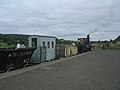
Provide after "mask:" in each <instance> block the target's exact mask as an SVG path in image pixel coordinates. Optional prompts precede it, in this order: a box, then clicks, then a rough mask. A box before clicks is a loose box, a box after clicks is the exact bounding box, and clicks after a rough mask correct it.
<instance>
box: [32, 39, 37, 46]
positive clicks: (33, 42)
mask: <svg viewBox="0 0 120 90" xmlns="http://www.w3.org/2000/svg"><path fill="white" fill-rule="evenodd" d="M32 47H34V48H36V47H37V38H32Z"/></svg>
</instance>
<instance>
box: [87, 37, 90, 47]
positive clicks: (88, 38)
mask: <svg viewBox="0 0 120 90" xmlns="http://www.w3.org/2000/svg"><path fill="white" fill-rule="evenodd" d="M87 44H88V45H89V44H90V35H87Z"/></svg>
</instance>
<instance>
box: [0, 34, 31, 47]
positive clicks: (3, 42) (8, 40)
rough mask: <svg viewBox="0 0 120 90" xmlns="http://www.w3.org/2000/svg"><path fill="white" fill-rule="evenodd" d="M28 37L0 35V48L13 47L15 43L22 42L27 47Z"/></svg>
mask: <svg viewBox="0 0 120 90" xmlns="http://www.w3.org/2000/svg"><path fill="white" fill-rule="evenodd" d="M29 36H30V35H23V34H0V47H1V48H7V47H15V46H16V44H17V41H23V42H25V44H26V45H28V38H29Z"/></svg>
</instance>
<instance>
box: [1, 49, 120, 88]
mask: <svg viewBox="0 0 120 90" xmlns="http://www.w3.org/2000/svg"><path fill="white" fill-rule="evenodd" d="M0 90H120V50H97V51H92V52H90V53H86V54H83V55H77V56H73V57H69V58H65V59H60V60H56V61H52V62H48V63H44V64H40V65H37V66H32V67H29V68H24V69H20V70H16V71H12V72H8V73H4V74H0Z"/></svg>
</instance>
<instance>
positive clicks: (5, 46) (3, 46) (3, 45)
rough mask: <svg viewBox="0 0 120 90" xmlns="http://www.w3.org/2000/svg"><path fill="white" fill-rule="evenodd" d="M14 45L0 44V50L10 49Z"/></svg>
mask: <svg viewBox="0 0 120 90" xmlns="http://www.w3.org/2000/svg"><path fill="white" fill-rule="evenodd" d="M12 47H15V46H14V45H8V44H7V43H4V42H0V48H12Z"/></svg>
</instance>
